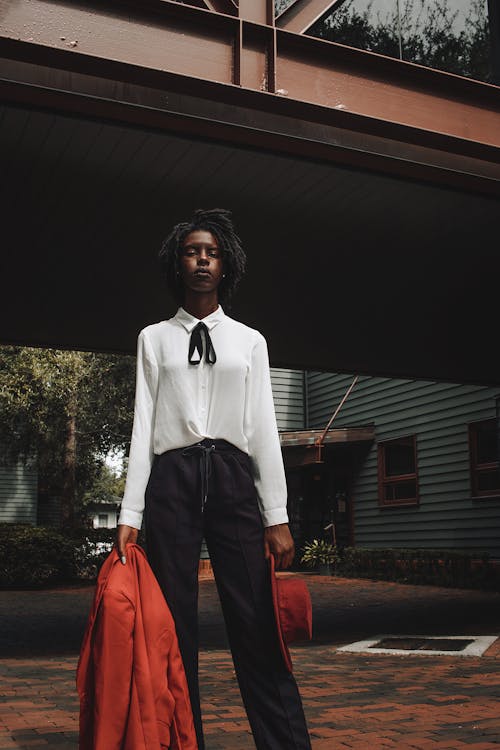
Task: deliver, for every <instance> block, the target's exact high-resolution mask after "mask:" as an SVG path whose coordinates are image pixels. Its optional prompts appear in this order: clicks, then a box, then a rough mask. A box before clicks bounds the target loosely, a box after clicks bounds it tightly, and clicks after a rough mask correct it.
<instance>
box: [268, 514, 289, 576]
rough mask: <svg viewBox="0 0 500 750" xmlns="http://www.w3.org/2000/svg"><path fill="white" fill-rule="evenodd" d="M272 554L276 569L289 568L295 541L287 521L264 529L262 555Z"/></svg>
mask: <svg viewBox="0 0 500 750" xmlns="http://www.w3.org/2000/svg"><path fill="white" fill-rule="evenodd" d="M271 554H272V555H273V556H274V567H275V569H276V570H281V569H284V568H289V567H290V565H291V564H292V562H293V558H294V556H295V543H294V541H293V537H292V535H291V533H290V529H289V528H288V524H287V523H278V524H276V526H267V527H266V528H265V529H264V556H265V558H266V559H267V558H268V557H269V555H271Z"/></svg>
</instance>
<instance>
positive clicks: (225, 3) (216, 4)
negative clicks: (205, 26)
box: [203, 0, 238, 16]
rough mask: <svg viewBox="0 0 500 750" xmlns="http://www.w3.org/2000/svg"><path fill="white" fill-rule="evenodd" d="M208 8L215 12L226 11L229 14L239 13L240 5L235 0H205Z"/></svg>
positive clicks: (235, 14)
mask: <svg viewBox="0 0 500 750" xmlns="http://www.w3.org/2000/svg"><path fill="white" fill-rule="evenodd" d="M203 2H204V4H205V7H206V8H207V10H213V11H214V13H225V14H226V15H228V16H237V15H238V6H237V5H236V3H235V2H234V0H203Z"/></svg>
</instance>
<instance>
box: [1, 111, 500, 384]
mask: <svg viewBox="0 0 500 750" xmlns="http://www.w3.org/2000/svg"><path fill="white" fill-rule="evenodd" d="M0 114H1V124H0V140H1V149H2V154H1V156H2V163H3V164H4V165H5V168H4V177H3V180H2V183H3V187H4V196H3V199H2V206H3V208H4V215H5V219H4V221H3V236H4V242H3V251H2V255H3V261H4V263H3V266H4V274H3V280H4V292H3V294H2V300H3V302H4V309H3V313H2V316H1V340H2V341H3V342H4V343H19V344H29V345H36V346H51V347H62V348H75V349H89V350H103V351H110V352H130V353H134V352H135V342H136V336H137V333H138V331H139V330H140V329H141V328H142V327H144V326H145V325H147V324H148V323H152V322H155V321H157V320H161V319H164V318H167V317H169V316H170V315H171V314H173V313H174V312H175V309H176V307H175V305H174V304H173V303H172V302H171V300H169V299H168V297H167V295H166V292H165V291H164V289H163V287H162V283H161V280H160V277H159V271H158V265H157V259H156V256H157V252H158V249H159V246H160V243H161V240H162V238H163V237H164V235H165V234H166V232H167V231H168V230H169V228H170V227H171V226H172V224H173V223H175V222H177V221H180V220H184V219H186V218H188V217H189V215H190V213H191V212H192V210H193V209H195V208H197V207H213V206H225V207H229V208H231V209H232V210H233V212H234V218H235V221H236V224H237V227H238V230H239V233H240V235H241V236H242V238H243V241H244V245H245V248H246V251H247V255H248V273H247V275H246V277H245V279H244V281H243V283H242V284H241V288H240V290H239V294H238V297H237V299H236V300H235V304H234V307H233V309H232V310H231V311H229V314H231V315H233V316H234V317H236V318H238V319H239V320H242V321H243V322H245V323H247V324H249V325H251V326H254V327H256V328H258V329H259V330H261V331H262V332H263V333H264V335H265V336H266V338H267V339H268V343H269V351H270V357H271V364H272V365H273V366H275V367H293V368H311V369H323V370H330V371H336V372H340V371H344V372H353V373H354V372H359V373H365V374H378V375H386V376H394V377H415V378H430V379H436V380H449V381H457V382H473V383H474V382H475V383H479V384H480V383H484V384H492V385H493V384H494V385H496V384H499V385H500V371H499V366H498V365H499V355H498V353H497V349H498V345H497V338H498V336H497V328H498V325H497V319H498V314H497V299H498V294H497V288H498V271H499V253H498V240H495V237H497V236H498V223H499V202H498V200H496V199H493V198H487V197H483V196H478V195H471V194H466V193H463V192H458V191H453V190H450V189H444V188H439V187H435V186H430V185H427V184H422V183H416V182H414V181H413V182H412V181H409V180H408V181H405V180H402V179H396V178H392V177H388V176H382V175H378V174H374V173H368V172H363V171H360V170H359V171H357V170H354V169H347V168H344V167H337V166H335V165H331V164H324V163H317V162H314V161H308V160H305V159H299V158H292V157H288V156H284V155H276V154H272V153H267V152H263V151H258V150H252V149H249V148H243V147H235V146H233V145H224V144H220V143H216V142H209V141H206V140H196V139H193V138H183V137H179V136H174V135H171V134H166V133H160V132H150V131H147V130H144V129H141V128H133V127H128V126H127V127H125V126H123V127H121V126H118V125H116V124H113V123H107V122H101V121H97V120H96V121H92V120H86V119H83V118H80V117H76V116H66V115H61V114H55V113H49V112H42V111H35V110H30V109H24V108H21V107H10V106H5V107H3V108H2V109H1V110H0Z"/></svg>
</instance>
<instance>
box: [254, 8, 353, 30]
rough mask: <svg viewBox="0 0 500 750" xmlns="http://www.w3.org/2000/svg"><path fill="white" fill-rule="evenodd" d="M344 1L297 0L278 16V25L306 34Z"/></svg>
mask: <svg viewBox="0 0 500 750" xmlns="http://www.w3.org/2000/svg"><path fill="white" fill-rule="evenodd" d="M240 2H241V0H240ZM342 2H343V0H295V2H294V3H292V5H289V6H288V8H285V10H284V11H283V12H282V13H280V15H279V16H278V17H277V19H276V26H278V27H279V28H280V29H284V30H285V31H294V32H295V33H296V34H305V33H306V31H307V30H308V29H310V28H311V26H312V25H313V24H314V23H316V21H320V20H321V19H322V18H325V16H327V15H328V14H329V13H330V12H331V11H332V10H333V8H334V7H335V6H338V5H341V3H342Z"/></svg>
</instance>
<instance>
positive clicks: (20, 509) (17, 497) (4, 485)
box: [0, 462, 38, 525]
mask: <svg viewBox="0 0 500 750" xmlns="http://www.w3.org/2000/svg"><path fill="white" fill-rule="evenodd" d="M37 485H38V475H37V470H36V466H35V464H33V463H31V464H30V463H27V464H24V463H21V462H19V463H18V464H16V465H15V466H0V522H2V523H31V524H34V525H36V523H37V492H38V486H37Z"/></svg>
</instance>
